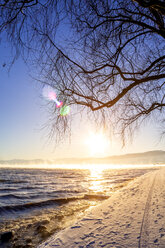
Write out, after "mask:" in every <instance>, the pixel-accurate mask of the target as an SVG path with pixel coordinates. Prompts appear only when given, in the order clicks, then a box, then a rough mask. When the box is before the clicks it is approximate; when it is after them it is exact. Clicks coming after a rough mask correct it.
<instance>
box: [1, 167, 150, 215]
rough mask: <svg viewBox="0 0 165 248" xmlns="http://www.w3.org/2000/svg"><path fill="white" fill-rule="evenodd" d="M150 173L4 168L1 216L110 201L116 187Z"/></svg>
mask: <svg viewBox="0 0 165 248" xmlns="http://www.w3.org/2000/svg"><path fill="white" fill-rule="evenodd" d="M149 170H151V169H120V170H119V169H118V170H114V169H113V170H105V171H94V170H92V171H90V170H78V169H73V170H72V169H53V170H52V169H10V168H6V169H5V168H1V169H0V215H1V218H7V217H8V218H12V217H16V216H17V215H16V213H17V214H18V213H22V214H25V213H27V212H33V210H37V209H41V208H49V207H56V206H59V205H62V204H66V203H68V202H69V201H74V200H77V199H87V200H102V199H106V198H107V197H108V196H109V195H110V193H111V191H113V188H114V187H115V186H116V185H119V184H121V183H123V182H125V181H126V180H129V179H131V178H134V177H137V176H139V175H142V174H144V173H146V172H148V171H149ZM25 210H26V211H25ZM12 215H13V216H12Z"/></svg>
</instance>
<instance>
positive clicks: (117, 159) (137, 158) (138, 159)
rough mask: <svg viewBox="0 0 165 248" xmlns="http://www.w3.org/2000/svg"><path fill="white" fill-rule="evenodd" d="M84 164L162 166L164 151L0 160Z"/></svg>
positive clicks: (19, 163)
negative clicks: (107, 155)
mask: <svg viewBox="0 0 165 248" xmlns="http://www.w3.org/2000/svg"><path fill="white" fill-rule="evenodd" d="M86 163H106V164H107V163H108V164H109V163H114V164H153V163H154V164H156V163H158V164H163V163H165V151H162V150H155V151H147V152H143V153H129V154H124V155H115V156H110V157H104V158H64V159H54V160H44V159H33V160H25V159H12V160H0V164H1V165H7V164H8V165H32V164H35V165H37V164H86Z"/></svg>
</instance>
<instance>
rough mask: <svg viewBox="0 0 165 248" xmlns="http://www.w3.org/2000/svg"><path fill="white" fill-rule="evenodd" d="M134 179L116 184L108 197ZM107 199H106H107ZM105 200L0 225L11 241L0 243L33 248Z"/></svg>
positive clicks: (10, 247)
mask: <svg viewBox="0 0 165 248" xmlns="http://www.w3.org/2000/svg"><path fill="white" fill-rule="evenodd" d="M132 180H134V178H131V179H130V178H129V179H127V180H125V181H124V182H122V183H117V184H116V185H115V186H114V188H113V190H112V192H111V194H110V196H109V197H111V195H113V194H114V193H115V192H116V191H118V190H119V189H120V188H123V187H125V186H126V185H127V184H129V183H130V181H132ZM109 197H108V198H109ZM98 199H99V198H98ZM104 201H106V200H105V199H100V200H97V201H96V200H89V199H88V198H87V199H86V200H84V199H80V200H77V201H75V202H70V203H68V204H65V205H63V206H59V207H58V208H57V209H55V210H54V211H52V212H50V213H49V212H48V211H43V210H41V212H40V214H39V213H38V214H36V215H34V216H33V215H32V216H31V215H29V216H28V215H27V217H26V218H21V217H20V218H17V219H15V220H10V221H6V223H3V224H1V223H0V233H4V232H12V239H10V240H9V242H5V243H3V242H2V243H1V241H0V246H1V245H3V248H13V247H14V248H17V247H19V248H20V247H21V248H34V247H37V245H39V244H41V243H42V242H44V241H46V240H47V239H48V238H49V237H52V235H57V234H58V233H59V232H60V231H61V230H65V229H66V228H68V227H71V226H72V225H73V224H74V223H75V222H77V221H79V220H81V219H82V218H83V217H84V216H85V215H86V214H87V213H88V212H89V211H90V209H92V208H93V207H96V206H98V205H100V204H102V202H104Z"/></svg>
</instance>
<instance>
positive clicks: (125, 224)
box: [38, 168, 165, 248]
mask: <svg viewBox="0 0 165 248" xmlns="http://www.w3.org/2000/svg"><path fill="white" fill-rule="evenodd" d="M53 247H62V248H85V247H87V248H92V247H94V248H95V247H96V248H97V247H106V248H107V247H111V248H129V247H133V248H136V247H137V248H143V247H147V248H154V247H159V248H165V169H164V168H163V169H161V170H158V171H154V172H150V173H147V174H145V175H143V176H141V177H139V178H137V179H135V180H134V181H133V182H131V183H130V184H129V185H128V186H126V187H124V188H123V189H121V190H120V191H117V192H116V193H114V194H113V196H112V197H110V198H109V199H108V200H106V201H104V202H103V203H102V204H100V205H98V206H97V207H94V208H92V209H91V210H90V211H89V212H88V214H87V215H86V216H85V217H84V218H83V219H82V220H80V221H79V222H77V223H76V224H75V225H74V226H72V227H69V228H67V229H65V230H63V231H61V232H59V233H58V234H57V235H55V236H53V237H51V238H50V239H49V240H47V241H46V242H45V243H43V244H41V245H39V246H38V248H53Z"/></svg>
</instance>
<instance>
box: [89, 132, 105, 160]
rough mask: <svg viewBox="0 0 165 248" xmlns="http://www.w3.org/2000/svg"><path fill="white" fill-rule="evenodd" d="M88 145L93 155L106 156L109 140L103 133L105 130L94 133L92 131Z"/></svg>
mask: <svg viewBox="0 0 165 248" xmlns="http://www.w3.org/2000/svg"><path fill="white" fill-rule="evenodd" d="M85 143H86V145H87V147H88V149H89V153H90V155H91V156H105V155H106V149H107V147H108V140H107V138H106V137H105V135H104V134H103V132H99V133H94V132H91V133H90V134H89V135H88V137H87V139H86V142H85Z"/></svg>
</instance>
